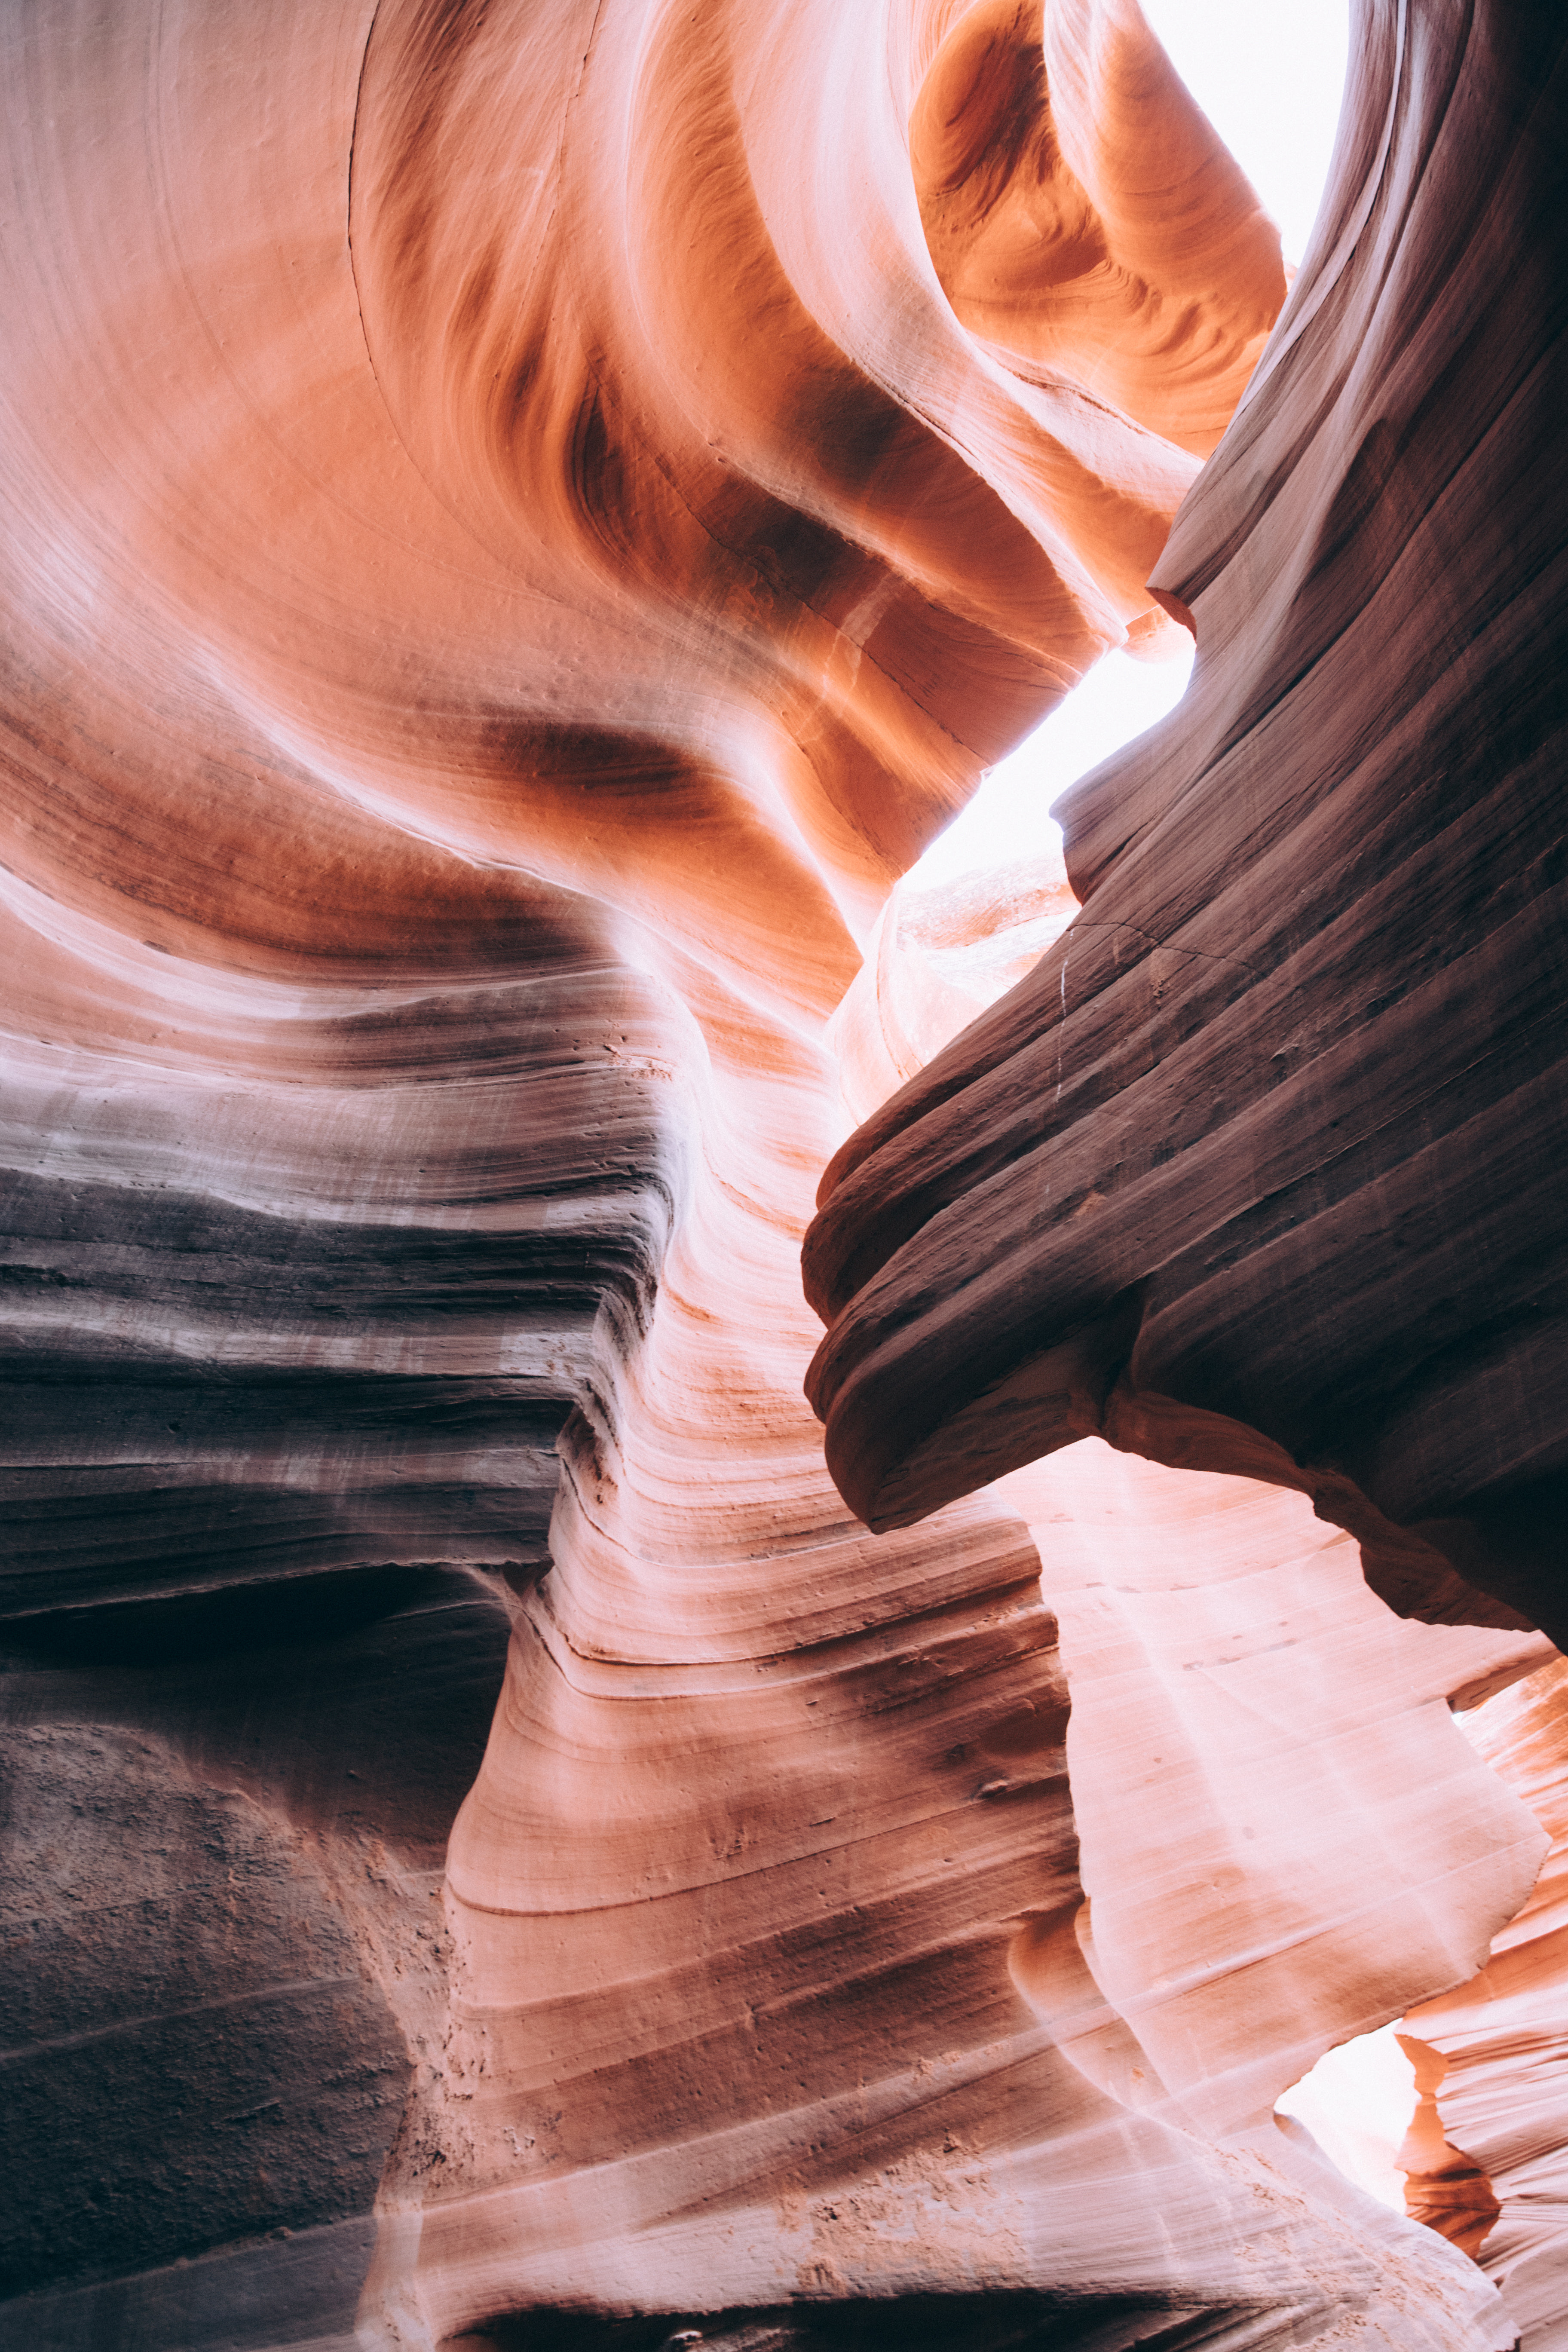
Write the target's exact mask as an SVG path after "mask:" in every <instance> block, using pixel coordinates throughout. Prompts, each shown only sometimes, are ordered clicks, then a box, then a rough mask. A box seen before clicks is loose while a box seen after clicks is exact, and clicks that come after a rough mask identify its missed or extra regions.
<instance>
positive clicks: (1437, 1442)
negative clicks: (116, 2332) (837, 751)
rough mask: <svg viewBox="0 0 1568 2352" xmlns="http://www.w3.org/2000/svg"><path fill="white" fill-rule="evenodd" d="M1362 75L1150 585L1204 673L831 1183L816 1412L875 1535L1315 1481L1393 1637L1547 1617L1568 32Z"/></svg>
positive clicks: (1563, 1458)
mask: <svg viewBox="0 0 1568 2352" xmlns="http://www.w3.org/2000/svg"><path fill="white" fill-rule="evenodd" d="M1357 47H1358V58H1357V66H1356V71H1355V82H1354V87H1353V89H1352V102H1351V105H1350V108H1349V110H1348V113H1347V117H1346V122H1345V127H1344V131H1343V134H1342V145H1341V149H1340V154H1339V162H1338V169H1337V173H1336V176H1335V180H1334V185H1333V190H1332V193H1331V196H1330V198H1329V200H1328V204H1327V206H1326V210H1325V213H1324V215H1323V217H1322V219H1321V223H1320V226H1319V229H1318V232H1317V235H1316V237H1315V240H1314V247H1313V251H1312V253H1311V254H1310V256H1309V257H1308V260H1307V264H1306V267H1305V268H1303V270H1302V272H1301V274H1300V277H1299V278H1298V279H1297V281H1296V283H1295V286H1294V289H1293V290H1292V295H1291V299H1290V302H1289V306H1288V308H1287V310H1286V312H1285V314H1284V316H1283V318H1282V320H1281V321H1280V325H1279V331H1278V332H1277V334H1276V336H1275V339H1274V341H1273V342H1272V343H1271V344H1270V346H1269V350H1268V354H1267V357H1266V359H1265V361H1264V362H1263V366H1262V368H1261V370H1260V372H1259V374H1258V376H1257V377H1256V378H1255V379H1254V381H1253V383H1252V385H1251V387H1250V390H1249V392H1248V394H1247V401H1246V403H1245V404H1244V406H1243V408H1242V410H1241V412H1240V414H1239V415H1238V416H1237V420H1236V423H1235V425H1233V427H1232V429H1231V431H1230V434H1229V436H1228V437H1227V439H1226V443H1225V445H1224V447H1223V449H1222V450H1221V451H1220V453H1219V455H1218V456H1217V457H1216V458H1215V461H1214V462H1213V463H1212V464H1211V465H1210V467H1208V468H1207V470H1206V471H1205V475H1204V477H1203V479H1202V481H1201V482H1200V483H1199V485H1198V486H1197V488H1196V489H1195V490H1194V493H1193V496H1192V497H1191V499H1189V500H1188V501H1187V503H1186V505H1185V506H1184V509H1183V511H1182V514H1181V517H1180V519H1179V520H1178V522H1177V525H1176V529H1175V531H1174V533H1173V537H1172V540H1171V542H1170V544H1169V546H1168V547H1167V549H1166V551H1165V552H1164V554H1163V557H1162V559H1161V562H1160V565H1159V568H1158V570H1157V572H1155V574H1154V579H1155V582H1156V584H1157V586H1158V588H1159V592H1160V593H1161V594H1162V596H1163V598H1164V599H1165V601H1166V603H1167V604H1168V605H1169V606H1170V607H1171V608H1172V609H1173V610H1176V611H1182V612H1189V611H1190V613H1191V614H1192V615H1193V616H1194V620H1195V627H1196V635H1197V643H1198V656H1197V666H1196V669H1195V671H1194V680H1193V684H1192V687H1191V688H1190V689H1189V692H1188V694H1187V697H1186V699H1185V701H1184V705H1183V707H1182V709H1181V711H1180V712H1179V714H1178V715H1177V716H1176V717H1175V718H1174V719H1173V720H1172V722H1171V723H1170V724H1169V725H1167V726H1165V727H1163V728H1162V729H1160V730H1157V731H1156V732H1155V733H1154V734H1153V735H1152V736H1151V737H1149V738H1148V739H1147V740H1145V741H1143V742H1142V743H1140V744H1139V745H1138V746H1137V747H1136V748H1135V749H1134V750H1132V751H1129V752H1127V753H1125V754H1123V755H1121V757H1120V758H1119V759H1118V760H1116V761H1112V762H1110V764H1108V765H1107V766H1106V767H1104V768H1102V769H1100V771H1098V772H1096V773H1095V774H1094V775H1092V776H1090V777H1089V778H1088V779H1087V780H1086V781H1085V782H1082V783H1080V784H1079V785H1078V786H1076V787H1075V788H1074V789H1073V791H1072V792H1071V793H1069V794H1068V797H1067V800H1066V801H1065V803H1064V804H1063V808H1062V816H1063V822H1064V826H1065V830H1066V836H1067V858H1068V871H1069V874H1070V875H1071V877H1072V880H1073V885H1074V887H1075V889H1076V890H1077V892H1078V894H1079V898H1081V899H1082V900H1083V902H1084V903H1083V912H1082V914H1081V915H1080V916H1079V918H1078V919H1077V920H1076V921H1075V922H1074V923H1073V925H1072V926H1071V928H1070V929H1069V930H1068V931H1067V932H1066V933H1065V934H1064V936H1063V937H1062V939H1061V940H1059V941H1058V944H1057V945H1056V947H1055V948H1054V949H1053V950H1051V952H1050V953H1048V954H1047V956H1046V957H1044V958H1043V959H1042V961H1041V962H1040V964H1039V965H1038V967H1037V970H1036V971H1035V972H1034V973H1033V974H1032V975H1031V976H1030V977H1029V978H1028V979H1027V980H1026V981H1025V982H1023V983H1022V984H1021V985H1020V986H1019V987H1018V988H1017V989H1016V990H1015V991H1014V992H1012V994H1011V995H1009V996H1008V997H1007V998H1006V999H1005V1002H1004V1003H1002V1004H1000V1005H998V1006H997V1007H996V1008H995V1010H994V1012H993V1013H990V1014H989V1015H988V1016H987V1017H986V1018H985V1019H984V1021H983V1022H982V1023H981V1024H978V1025H977V1026H976V1027H975V1028H974V1029H973V1030H972V1031H970V1032H969V1033H968V1034H965V1035H964V1036H963V1038H962V1039H960V1040H959V1041H958V1042H957V1043H956V1044H955V1045H952V1046H951V1047H950V1048H949V1049H948V1050H947V1051H946V1052H945V1053H944V1054H942V1055H939V1056H938V1057H937V1058H936V1060H935V1061H934V1062H932V1063H931V1066H930V1067H929V1068H928V1069H927V1070H926V1071H925V1072H924V1074H923V1075H922V1076H921V1077H920V1078H919V1079H918V1080H917V1081H916V1082H915V1083H914V1084H913V1085H912V1086H910V1087H908V1088H907V1089H906V1090H904V1091H903V1092H902V1093H900V1095H898V1096H896V1097H894V1099H893V1100H892V1101H891V1102H890V1103H889V1105H888V1106H887V1107H886V1108H885V1109H884V1110H883V1111H882V1112H881V1114H880V1115H879V1117H878V1118H874V1119H873V1120H872V1121H871V1122H870V1123H869V1124H868V1126H866V1127H864V1128H863V1129H861V1130H860V1131H859V1133H858V1135H857V1136H856V1137H855V1138H854V1139H852V1141H851V1142H850V1143H849V1144H848V1145H847V1147H846V1148H845V1150H844V1151H843V1152H842V1153H841V1154H840V1156H839V1158H838V1160H837V1161H836V1163H835V1165H834V1167H833V1169H832V1170H831V1171H830V1172H829V1176H828V1179H827V1181H826V1184H825V1188H824V1201H825V1207H824V1210H823V1214H822V1217H821V1219H820V1221H819V1223H818V1224H817V1225H816V1228H815V1229H814V1232H813V1234H812V1237H811V1240H810V1243H809V1245H808V1269H809V1276H810V1283H811V1288H812V1295H813V1297H815V1298H816V1301H817V1302H818V1304H819V1306H820V1307H821V1308H822V1311H823V1313H824V1315H825V1316H826V1318H829V1319H830V1321H831V1326H832V1328H831V1330H830V1333H829V1336H828V1338H827V1339H826V1342H825V1343H824V1347H823V1349H822V1352H821V1354H820V1356H819V1357H818V1359H817V1362H816V1367H815V1369H814V1374H813V1393H814V1395H815V1396H816V1400H817V1402H818V1403H819V1406H820V1409H821V1410H822V1412H824V1414H825V1415H826V1420H827V1453H828V1459H829V1461H830V1463H831V1464H832V1465H833V1466H834V1470H835V1474H836V1475H837V1478H838V1480H839V1483H840V1486H841V1487H842V1489H843V1491H844V1493H845V1494H846V1495H847V1497H848V1498H849V1500H850V1501H851V1503H852V1504H853V1505H854V1507H855V1508H856V1509H857V1510H858V1511H859V1512H861V1513H862V1514H863V1515H864V1516H865V1517H867V1518H868V1521H869V1522H870V1524H872V1525H873V1526H879V1527H889V1526H899V1525H903V1524H906V1523H908V1522H909V1521H910V1520H912V1519H914V1518H917V1517H920V1516H921V1513H923V1512H924V1511H926V1510H928V1509H930V1508H931V1507H933V1506H934V1505H935V1504H937V1503H940V1502H942V1501H944V1500H946V1499H948V1498H949V1497H951V1496H953V1495H955V1494H961V1493H964V1492H967V1491H969V1490H971V1489H972V1488H973V1487H974V1486H976V1485H977V1484H979V1483H981V1482H983V1481H984V1479H985V1478H987V1477H989V1476H992V1475H994V1474H995V1473H996V1472H998V1471H1001V1470H1005V1469H1008V1468H1011V1467H1013V1466H1014V1465H1017V1464H1019V1463H1022V1462H1024V1461H1026V1460H1029V1459H1031V1458H1033V1457H1034V1456H1037V1455H1038V1454H1040V1453H1042V1452H1043V1451H1045V1450H1047V1449H1048V1448H1050V1447H1052V1446H1058V1445H1062V1444H1067V1443H1068V1442H1070V1441H1071V1440H1072V1439H1073V1438H1074V1437H1077V1436H1079V1435H1081V1434H1082V1433H1084V1432H1085V1431H1088V1430H1103V1431H1104V1432H1105V1433H1107V1434H1108V1435H1109V1436H1110V1438H1111V1440H1112V1442H1113V1443H1115V1444H1124V1445H1127V1446H1130V1447H1131V1448H1132V1449H1133V1450H1135V1451H1139V1452H1142V1453H1145V1454H1150V1455H1152V1457H1153V1458H1155V1459H1158V1460H1163V1461H1166V1462H1170V1463H1191V1464H1195V1465H1205V1466H1207V1467H1210V1468H1213V1469H1216V1470H1232V1471H1241V1472H1245V1473H1247V1474H1248V1475H1256V1476H1259V1477H1264V1478H1270V1477H1272V1478H1278V1479H1279V1480H1280V1481H1282V1482H1284V1483H1288V1484H1293V1485H1298V1486H1301V1487H1302V1488H1303V1489H1304V1490H1305V1491H1307V1492H1309V1493H1310V1494H1311V1495H1312V1496H1314V1497H1315V1499H1316V1500H1317V1502H1318V1503H1319V1505H1320V1507H1321V1508H1322V1509H1323V1510H1324V1511H1325V1512H1326V1513H1327V1514H1328V1515H1329V1516H1330V1517H1332V1518H1334V1519H1337V1520H1338V1521H1339V1523H1340V1524H1342V1525H1343V1526H1345V1527H1346V1528H1350V1529H1352V1532H1354V1533H1356V1534H1357V1535H1358V1536H1360V1537H1361V1538H1362V1539H1363V1549H1364V1553H1365V1557H1366V1559H1367V1563H1368V1572H1369V1574H1371V1575H1372V1576H1373V1579H1374V1580H1375V1581H1376V1582H1377V1584H1378V1589H1379V1590H1380V1591H1384V1592H1385V1593H1387V1594H1388V1595H1389V1597H1390V1598H1392V1599H1393V1600H1394V1601H1395V1603H1396V1605H1398V1606H1400V1607H1403V1608H1406V1609H1410V1610H1414V1611H1415V1612H1417V1613H1422V1614H1426V1615H1429V1616H1435V1617H1437V1618H1439V1619H1441V1618H1445V1617H1450V1618H1456V1617H1457V1618H1467V1617H1468V1618H1472V1619H1473V1618H1476V1617H1480V1618H1482V1619H1483V1620H1484V1619H1486V1618H1487V1617H1490V1619H1491V1622H1499V1623H1502V1622H1509V1613H1510V1612H1514V1616H1515V1619H1516V1621H1517V1618H1518V1617H1519V1616H1523V1617H1527V1618H1529V1619H1530V1620H1531V1621H1532V1622H1538V1623H1541V1624H1543V1625H1546V1626H1548V1627H1554V1628H1556V1629H1558V1630H1559V1631H1560V1630H1561V1629H1562V1627H1563V1623H1564V1622H1565V1621H1564V1612H1563V1558H1564V1555H1563V1532H1562V1529H1563V1511H1564V1505H1565V1499H1568V1488H1565V1487H1564V1484H1563V1481H1564V1477H1565V1475H1568V1392H1565V1389H1564V1382H1563V1360H1564V1337H1565V1333H1564V1311H1565V1309H1564V1292H1563V1263H1564V1261H1563V1249H1564V1242H1565V1227H1564V1222H1563V1187H1562V1183H1561V1180H1560V1174H1559V1171H1560V1166H1561V1162H1562V1159H1563V1150H1564V1142H1565V1135H1564V1125H1563V1122H1564V1116H1565V1112H1564V1105H1565V1103H1568V1094H1565V1091H1564V1087H1563V1072H1562V1067H1561V1058H1560V1057H1561V1040H1562V1037H1563V1034H1564V1023H1563V1013H1564V1002H1563V956H1562V939H1563V916H1564V900H1563V888H1564V867H1563V862H1564V857H1565V856H1568V850H1565V845H1564V835H1563V806H1562V793H1561V790H1560V772H1561V766H1562V756H1563V729H1564V723H1565V720H1568V698H1565V689H1564V684H1563V680H1564V677H1565V676H1568V666H1565V660H1564V653H1565V648H1564V644H1563V609H1564V607H1563V581H1562V576H1561V572H1562V565H1563V544H1562V541H1563V533H1562V520H1561V518H1562V512H1563V457H1562V446H1561V436H1560V435H1559V432H1558V427H1557V419H1558V415H1559V413H1560V410H1561V406H1562V401H1563V365H1564V362H1563V351H1564V345H1563V310H1562V287H1561V282H1560V281H1561V268H1560V258H1559V257H1560V253H1561V243H1562V227H1563V218H1564V203H1565V193H1568V189H1565V183H1564V179H1563V157H1564V153H1565V152H1568V149H1565V145H1564V139H1563V130H1564V79H1563V77H1564V71H1565V66H1564V60H1563V36H1562V26H1561V24H1560V22H1559V20H1558V18H1557V16H1555V14H1554V13H1553V12H1552V11H1551V10H1550V9H1545V8H1532V7H1529V6H1518V5H1483V6H1479V7H1477V8H1475V9H1473V10H1470V9H1464V10H1459V9H1450V8H1447V7H1445V6H1436V5H1431V6H1412V7H1409V8H1405V7H1402V6H1395V5H1377V6H1373V7H1372V8H1370V9H1369V10H1368V11H1367V13H1366V16H1365V18H1364V21H1363V31H1362V35H1361V37H1360V40H1359V43H1358V45H1357ZM1489 1601H1490V1602H1492V1603H1495V1604H1496V1605H1495V1606H1492V1607H1489V1605H1488V1604H1489Z"/></svg>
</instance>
